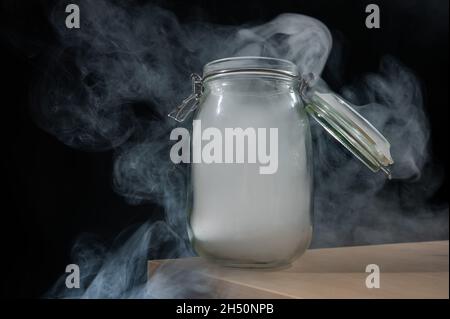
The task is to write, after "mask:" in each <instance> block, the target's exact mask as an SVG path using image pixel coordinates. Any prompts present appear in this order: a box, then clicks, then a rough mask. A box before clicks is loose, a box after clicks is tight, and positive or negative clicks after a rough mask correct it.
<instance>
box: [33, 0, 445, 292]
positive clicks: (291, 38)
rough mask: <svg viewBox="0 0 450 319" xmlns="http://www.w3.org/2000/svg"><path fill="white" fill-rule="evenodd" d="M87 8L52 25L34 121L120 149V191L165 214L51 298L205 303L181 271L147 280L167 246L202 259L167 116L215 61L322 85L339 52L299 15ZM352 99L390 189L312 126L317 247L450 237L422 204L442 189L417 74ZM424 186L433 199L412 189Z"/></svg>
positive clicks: (170, 253) (59, 14)
mask: <svg viewBox="0 0 450 319" xmlns="http://www.w3.org/2000/svg"><path fill="white" fill-rule="evenodd" d="M80 7H81V12H82V13H83V17H82V20H81V28H80V29H79V30H76V32H74V31H73V30H69V29H66V28H65V27H64V21H63V20H64V18H65V14H63V12H64V7H63V6H62V5H61V6H57V7H55V9H54V11H53V14H52V15H51V22H52V24H53V26H54V29H55V32H56V33H57V35H58V39H59V46H58V47H56V48H53V49H52V50H50V51H49V54H48V59H47V60H46V61H45V63H47V70H48V72H47V74H45V76H44V77H43V78H42V79H40V81H39V83H37V85H36V88H35V91H34V94H33V99H34V100H35V101H34V103H33V109H32V112H33V115H34V118H35V120H36V123H38V125H39V126H40V127H42V128H43V129H44V130H46V131H48V132H50V133H51V134H53V135H54V136H56V137H57V138H58V139H59V140H60V141H62V142H63V143H65V144H67V145H70V146H72V147H74V148H78V149H82V150H89V151H102V150H107V149H113V150H114V151H115V165H114V172H113V177H114V187H115V190H116V191H117V192H118V193H119V194H121V195H122V196H123V197H124V198H125V199H126V200H127V201H129V202H130V203H132V204H140V203H142V202H144V201H152V202H154V203H158V204H160V205H162V206H163V207H164V208H165V214H166V221H165V222H158V223H156V224H150V223H146V224H144V225H142V226H141V227H140V228H139V229H138V230H137V231H135V232H134V233H133V235H131V236H129V238H128V239H126V240H119V244H118V245H117V246H118V247H117V248H115V249H112V250H111V251H105V250H104V249H103V248H101V247H98V248H95V247H97V245H93V244H92V243H89V242H88V243H87V244H86V243H85V242H83V241H80V243H79V244H78V245H76V246H75V248H74V262H76V263H78V264H79V265H80V266H81V273H82V274H83V276H84V277H83V282H82V289H81V290H78V291H77V292H76V293H74V292H70V291H67V290H66V289H64V285H63V284H64V282H63V281H62V279H61V280H60V281H59V282H58V283H57V284H56V285H55V287H54V289H52V291H50V292H49V296H50V297H85V298H95V297H100V298H105V297H113V298H116V297H117V298H118V297H126V298H133V297H145V298H147V297H148V298H152V297H180V296H183V295H184V294H187V293H188V292H189V293H194V292H196V293H197V294H198V295H205V294H207V293H208V285H207V284H206V283H203V284H196V282H197V281H196V277H195V276H194V275H192V280H189V282H188V283H186V285H185V286H183V287H180V281H179V280H177V278H179V276H177V274H179V271H178V270H174V269H169V270H166V271H159V272H157V275H156V276H155V277H152V279H151V280H150V281H148V282H147V280H146V261H147V259H148V256H149V253H151V251H152V250H157V249H158V247H160V246H161V245H162V242H170V244H169V245H166V246H165V247H166V251H165V256H164V257H165V258H175V257H179V256H186V255H191V254H192V252H191V250H190V248H189V246H188V245H187V235H186V230H185V225H186V216H185V210H186V203H187V201H188V198H187V196H188V195H187V191H188V185H189V182H188V177H189V176H188V175H189V170H188V167H183V166H177V165H174V164H173V163H172V162H171V161H170V159H169V148H170V145H169V144H168V142H169V139H168V136H169V132H170V129H171V128H172V126H173V125H175V123H172V122H171V121H170V119H168V118H167V116H166V114H167V113H168V112H169V111H170V110H171V109H172V108H173V107H174V106H176V105H177V104H178V103H179V102H180V101H181V100H182V99H183V98H184V97H186V96H187V95H188V94H189V89H190V83H189V74H190V73H192V72H197V73H201V68H202V66H203V65H204V64H205V63H207V62H209V61H211V60H215V59H218V58H225V57H230V56H244V55H260V56H269V57H278V58H283V59H288V60H291V61H293V62H294V63H295V64H296V65H297V66H298V68H299V71H300V73H301V74H305V73H309V72H311V73H314V74H315V75H317V76H319V75H320V73H321V72H322V70H323V68H324V66H325V64H326V61H327V58H328V54H329V51H330V50H331V42H332V41H331V36H330V33H329V31H328V29H327V28H326V27H325V26H324V25H323V24H322V23H320V22H319V21H317V20H316V19H313V18H310V17H307V16H303V15H299V14H283V15H280V16H278V17H277V18H275V19H274V20H273V21H270V22H268V23H266V24H263V25H257V26H251V25H246V26H245V27H229V26H219V25H212V24H207V23H190V24H180V23H179V22H178V20H177V18H176V17H175V16H174V14H173V13H171V12H169V11H166V10H163V9H161V8H158V7H156V6H153V5H146V6H141V5H137V4H134V3H133V5H129V6H127V5H123V4H118V3H116V2H114V1H104V0H98V1H80ZM333 63H336V61H333ZM342 94H343V95H344V96H345V97H347V98H348V99H349V100H351V101H353V102H354V103H356V104H364V106H362V107H359V108H358V110H359V111H360V112H361V113H363V114H364V115H365V116H366V117H367V118H368V119H369V120H370V121H371V122H372V123H374V125H375V126H376V127H377V128H378V129H379V130H380V131H381V132H382V133H383V134H385V135H386V136H387V138H388V140H390V141H391V144H392V152H393V157H394V159H395V161H396V165H395V166H394V171H393V176H394V180H393V181H392V182H390V183H389V184H388V185H386V180H385V179H384V177H382V176H380V175H373V173H371V172H370V171H368V170H367V168H365V167H364V166H363V165H362V164H361V163H360V162H358V161H357V160H355V159H354V158H352V157H351V156H350V155H349V154H348V153H347V152H346V151H344V149H343V148H342V147H341V146H339V145H337V143H335V142H334V141H331V139H330V138H328V137H327V136H326V135H325V133H324V132H323V131H322V130H321V129H320V128H318V127H317V126H315V125H313V133H314V134H313V136H314V140H315V141H314V142H315V176H316V178H315V181H316V182H315V184H316V192H315V214H316V217H315V227H316V232H315V236H314V241H313V246H316V247H317V246H337V245H341V244H347V243H377V242H386V241H395V240H397V241H399V240H410V239H413V240H420V239H422V238H423V239H431V238H434V237H439V236H441V237H442V236H448V220H447V222H446V223H445V221H442V220H437V221H436V220H435V219H433V216H434V211H433V210H432V209H431V208H430V207H428V206H427V205H426V199H427V198H428V196H430V195H431V194H432V193H433V191H434V189H435V188H436V187H437V186H438V185H439V183H440V181H439V179H436V177H435V175H434V169H433V168H431V167H427V163H428V160H429V145H428V141H429V128H428V124H427V119H426V116H425V114H424V112H423V106H422V96H421V91H420V86H419V85H418V83H417V80H416V79H415V77H414V75H413V74H412V73H411V72H410V71H408V70H407V69H406V68H404V67H402V66H401V65H400V64H398V63H397V62H395V61H394V60H392V59H390V60H386V61H384V62H383V64H382V68H381V70H380V73H378V74H372V75H368V76H367V78H366V80H365V81H364V82H363V83H358V85H355V86H352V87H348V88H346V89H344V90H343V92H342ZM424 174H425V175H426V176H425V179H424V176H422V180H425V181H426V187H425V186H424V187H423V189H422V188H420V189H419V190H417V189H418V188H417V187H411V188H409V187H408V185H409V183H410V184H411V185H413V184H414V183H415V181H417V180H418V179H419V177H420V176H421V175H424ZM396 179H397V180H396ZM405 179H406V180H407V182H404V180H405ZM400 180H402V182H401V183H400V182H399V181H400ZM411 190H414V191H411ZM436 209H447V210H448V208H447V207H438V208H436ZM409 210H411V212H415V213H414V214H412V213H411V216H410V217H408V216H407V215H405V212H408V211H409ZM439 216H442V215H439ZM433 236H434V237H433ZM183 277H186V276H185V275H184V274H183ZM181 288H182V289H181Z"/></svg>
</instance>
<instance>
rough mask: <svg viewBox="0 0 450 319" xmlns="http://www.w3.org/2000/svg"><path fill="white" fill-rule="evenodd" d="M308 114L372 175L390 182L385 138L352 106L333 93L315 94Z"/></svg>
mask: <svg viewBox="0 0 450 319" xmlns="http://www.w3.org/2000/svg"><path fill="white" fill-rule="evenodd" d="M306 111H307V112H308V113H309V114H310V115H311V116H312V117H313V118H314V119H316V120H317V122H319V124H320V125H322V126H323V127H324V128H325V130H327V131H328V133H330V134H331V135H332V136H333V137H334V138H335V139H337V140H338V141H339V142H340V143H341V144H342V145H344V146H345V147H346V148H347V149H348V150H349V151H350V152H351V153H352V154H353V155H355V156H356V157H357V158H358V159H359V160H361V162H363V163H364V164H365V165H366V166H367V167H368V168H370V169H371V170H372V171H374V172H377V171H379V170H381V171H383V172H384V173H385V174H386V175H387V176H388V178H389V179H390V178H391V172H390V170H389V168H388V167H389V166H390V165H392V164H393V163H394V161H393V160H392V157H391V153H390V147H391V145H390V144H389V142H388V141H387V140H386V138H385V137H384V136H383V135H382V134H381V133H380V132H379V131H378V130H377V129H376V128H375V127H374V126H373V125H372V124H370V123H369V122H368V121H367V120H366V119H365V118H363V117H362V116H361V115H360V114H359V113H357V112H356V111H355V110H354V109H353V108H352V107H351V106H350V104H349V103H347V102H346V101H344V100H343V99H342V98H340V97H339V96H338V95H336V94H333V93H320V92H318V91H314V92H312V94H310V95H309V98H308V102H307V105H306Z"/></svg>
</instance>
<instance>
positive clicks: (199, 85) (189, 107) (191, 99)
mask: <svg viewBox="0 0 450 319" xmlns="http://www.w3.org/2000/svg"><path fill="white" fill-rule="evenodd" d="M191 81H192V93H191V95H189V96H188V97H187V98H186V99H184V100H183V102H182V103H181V104H180V105H178V106H177V107H176V108H175V110H173V111H172V112H170V113H169V114H168V116H169V117H170V118H173V119H174V120H175V121H177V122H183V121H184V120H185V119H186V118H187V117H188V115H189V114H190V113H191V112H193V111H194V110H195V109H196V108H197V106H198V104H199V101H200V97H201V95H202V93H203V79H202V77H201V76H200V75H198V74H196V73H192V74H191Z"/></svg>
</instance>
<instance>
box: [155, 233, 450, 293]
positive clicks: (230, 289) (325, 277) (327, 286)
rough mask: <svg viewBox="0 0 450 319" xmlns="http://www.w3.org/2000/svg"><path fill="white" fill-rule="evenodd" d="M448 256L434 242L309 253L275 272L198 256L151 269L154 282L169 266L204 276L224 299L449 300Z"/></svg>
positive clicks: (445, 249) (160, 262)
mask: <svg viewBox="0 0 450 319" xmlns="http://www.w3.org/2000/svg"><path fill="white" fill-rule="evenodd" d="M448 252H449V243H448V241H434V242H420V243H401V244H387V245H372V246H354V247H340V248H321V249H310V250H307V251H306V253H305V254H304V255H303V256H302V257H300V258H299V259H297V260H296V261H295V262H294V263H293V264H292V265H291V266H290V267H285V268H282V269H273V270H261V269H238V268H227V267H221V266H218V265H214V264H211V263H208V262H206V261H205V260H204V259H202V258H199V257H193V258H181V259H171V260H154V261H149V264H148V269H149V278H150V280H151V277H152V276H154V275H155V274H156V273H157V272H158V271H160V269H161V266H167V265H169V266H170V267H171V269H178V270H182V271H187V272H188V273H189V274H190V275H192V274H195V276H200V277H203V278H204V279H205V282H208V285H209V286H210V287H213V290H214V291H213V293H212V294H211V295H210V296H211V297H220V298H446V299H448V298H449V276H448V270H449V267H448V261H449V257H448ZM369 264H376V265H377V266H378V267H379V269H380V277H379V278H380V287H379V288H367V286H366V279H367V277H368V276H369V275H370V273H369V272H366V266H367V265H369ZM163 268H164V267H163ZM188 273H187V274H186V275H189V274H188ZM200 277H198V278H200ZM192 297H195V296H192Z"/></svg>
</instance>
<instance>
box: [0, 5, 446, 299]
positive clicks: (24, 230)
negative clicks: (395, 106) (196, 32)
mask: <svg viewBox="0 0 450 319" xmlns="http://www.w3.org/2000/svg"><path fill="white" fill-rule="evenodd" d="M72 2H74V3H76V1H72ZM1 3H2V4H1V11H2V16H1V20H0V24H1V35H2V41H1V48H0V51H1V53H2V58H1V63H2V66H1V73H0V74H1V79H2V83H3V84H2V86H1V87H2V96H1V101H2V103H1V106H2V107H1V129H2V134H1V139H2V144H1V145H2V147H1V149H2V155H1V162H2V195H3V200H2V202H1V206H0V207H1V208H0V209H1V228H2V230H1V241H0V245H1V256H2V262H1V264H2V268H3V271H2V272H1V276H2V279H1V282H2V295H3V296H6V297H39V296H42V295H43V293H44V292H45V291H46V290H47V289H48V288H49V287H50V286H51V285H52V284H53V283H54V282H55V280H56V279H57V278H58V276H59V275H60V274H61V273H62V272H63V271H64V268H65V265H66V264H68V263H69V262H70V259H69V257H70V256H69V253H70V248H71V246H72V244H73V242H74V240H75V239H76V238H77V236H78V235H79V234H80V233H83V232H87V233H93V234H97V235H98V236H99V238H102V239H103V240H104V241H105V242H106V243H107V242H109V241H111V240H112V238H114V237H115V236H116V235H117V234H118V233H119V232H120V231H121V230H123V229H124V228H126V227H127V226H130V225H134V224H139V223H140V222H142V221H145V220H148V219H149V218H153V219H158V218H161V216H162V212H161V209H160V208H159V207H157V206H154V205H151V204H145V205H140V206H129V205H127V204H126V203H125V202H124V201H123V199H122V198H120V197H119V196H118V195H116V194H115V193H114V192H113V190H112V187H111V184H112V181H111V178H112V177H111V170H112V152H103V153H89V152H81V151H76V150H73V149H71V148H69V147H68V146H65V145H63V144H62V143H60V142H59V141H57V140H56V138H54V137H53V136H51V135H49V134H47V133H46V132H44V131H42V130H41V129H39V128H38V127H37V126H36V125H35V124H34V123H33V121H32V119H31V117H30V115H29V103H30V101H29V89H30V86H31V85H32V83H33V81H34V80H35V79H36V78H37V77H38V76H39V72H41V69H37V68H36V67H35V64H34V63H35V61H36V59H37V58H38V57H39V54H40V48H42V45H43V44H44V45H52V43H54V41H55V40H54V39H53V35H52V34H53V33H52V31H51V28H50V26H49V25H48V23H47V16H48V13H49V11H50V8H51V5H50V3H48V2H43V1H2V2H1ZM368 3H376V4H378V5H379V6H380V8H381V29H379V30H369V29H367V28H366V27H365V25H364V20H365V17H366V13H365V12H364V9H365V7H366V5H367V4H368ZM158 4H159V5H160V6H162V7H164V8H167V9H170V10H172V11H173V12H175V14H176V15H177V17H178V18H179V19H180V20H181V21H191V20H199V19H204V20H206V21H209V22H213V23H218V24H231V25H238V24H242V23H245V22H249V21H252V22H265V21H268V20H270V19H272V18H274V17H275V16H276V15H278V14H280V13H283V12H296V13H302V14H306V15H310V16H313V17H316V18H318V19H319V20H321V21H322V22H324V23H325V24H326V25H327V26H328V28H329V29H330V30H331V31H332V32H333V36H334V37H335V38H337V39H338V40H339V41H340V43H342V44H343V51H342V57H343V61H344V63H343V64H342V69H341V74H340V76H337V77H336V76H334V77H331V76H329V75H327V71H325V73H324V78H325V79H326V80H327V82H328V83H329V84H330V85H331V86H332V87H333V88H339V87H340V86H341V85H343V84H345V83H347V82H348V81H350V80H351V79H353V77H354V76H355V75H358V74H361V73H365V72H368V71H375V70H377V68H378V63H379V61H380V58H381V57H382V56H383V55H385V54H391V55H393V56H395V57H396V58H398V59H399V60H400V61H401V62H403V63H404V64H405V65H406V66H408V67H409V68H411V69H412V70H414V71H415V72H416V74H417V75H418V77H419V78H420V80H421V81H422V84H423V88H424V93H425V104H426V109H427V115H428V117H429V120H430V122H431V128H432V130H431V134H432V156H433V161H434V163H435V164H437V165H442V166H443V167H444V171H443V174H445V182H444V184H443V185H442V186H441V187H440V189H439V190H438V192H437V193H436V194H435V196H434V198H433V200H434V201H436V202H437V203H442V202H446V201H447V190H448V183H447V179H446V173H447V163H448V157H447V132H448V129H447V126H448V123H447V121H448V1H447V0H442V1H375V0H374V1H350V0H346V1H322V0H321V1H319V0H314V1H312V0H307V1H303V0H291V1H287V0H277V1H267V2H263V1H261V0H256V1H244V0H241V1H230V0H228V1H223V0H222V1H217V0H208V1H192V2H188V1H160V2H158ZM130 5H131V4H130ZM30 39H31V40H32V41H30ZM17 43H19V44H20V46H21V48H20V49H19V48H18V46H17V45H16V44H17ZM24 43H26V45H25V46H26V48H25V50H23V46H24Z"/></svg>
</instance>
